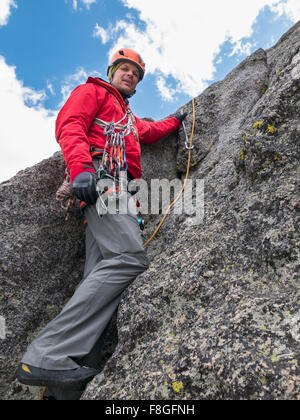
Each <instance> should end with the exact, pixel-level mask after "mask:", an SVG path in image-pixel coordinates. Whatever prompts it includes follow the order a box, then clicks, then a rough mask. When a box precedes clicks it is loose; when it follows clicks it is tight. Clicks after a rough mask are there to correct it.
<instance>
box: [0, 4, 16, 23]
mask: <svg viewBox="0 0 300 420" xmlns="http://www.w3.org/2000/svg"><path fill="white" fill-rule="evenodd" d="M11 7H17V3H16V2H15V1H14V0H1V1H0V26H2V25H6V24H7V22H8V18H9V15H10V12H11Z"/></svg>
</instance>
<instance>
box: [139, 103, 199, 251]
mask: <svg viewBox="0 0 300 420" xmlns="http://www.w3.org/2000/svg"><path fill="white" fill-rule="evenodd" d="M192 104H193V126H192V133H191V136H190V141H189V140H188V136H187V132H186V129H185V126H183V127H184V133H185V137H186V142H185V147H186V149H187V150H188V151H189V156H188V164H187V170H186V175H185V180H184V183H183V186H182V188H181V190H180V191H179V193H178V195H177V197H176V198H175V200H174V201H173V202H172V203H171V204H170V205H169V207H168V208H167V210H166V212H165V214H164V216H163V218H162V220H161V222H160V223H159V225H158V226H157V228H156V230H155V231H154V233H153V235H152V236H151V238H150V239H148V241H147V242H146V243H144V245H143V246H144V248H146V246H147V245H149V243H150V242H151V241H152V240H153V239H154V238H155V236H156V235H157V233H158V231H159V230H160V228H161V226H162V224H163V223H164V221H165V220H166V217H167V215H168V214H169V212H170V210H171V208H172V207H173V206H174V205H175V204H176V202H177V201H178V200H179V198H180V197H181V195H182V193H183V191H184V189H185V186H186V183H187V179H188V176H189V171H190V164H191V156H192V150H193V147H194V146H193V139H194V131H195V122H196V111H195V99H194V98H193V100H192Z"/></svg>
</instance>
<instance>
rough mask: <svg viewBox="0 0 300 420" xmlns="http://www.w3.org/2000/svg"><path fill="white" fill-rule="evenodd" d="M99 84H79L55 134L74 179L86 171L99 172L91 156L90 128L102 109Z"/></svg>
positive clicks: (58, 118)
mask: <svg viewBox="0 0 300 420" xmlns="http://www.w3.org/2000/svg"><path fill="white" fill-rule="evenodd" d="M95 90H96V89H95V86H94V85H93V84H92V83H87V84H84V85H81V86H78V87H77V88H76V89H75V90H74V91H73V92H72V93H71V96H70V97H69V99H68V100H67V102H66V104H65V105H64V106H63V108H62V109H61V111H60V112H59V114H58V117H57V120H56V127H55V128H56V129H55V135H56V140H57V142H58V143H59V145H60V147H61V149H62V152H63V155H64V158H65V161H66V164H67V167H68V169H69V172H70V175H71V181H73V180H74V178H76V176H77V175H79V174H80V173H82V172H85V171H88V172H95V169H94V166H93V161H92V158H91V155H90V145H89V141H88V131H89V128H90V126H91V124H92V123H93V121H94V118H95V115H96V114H97V111H98V109H99V103H98V99H97V95H96V92H95Z"/></svg>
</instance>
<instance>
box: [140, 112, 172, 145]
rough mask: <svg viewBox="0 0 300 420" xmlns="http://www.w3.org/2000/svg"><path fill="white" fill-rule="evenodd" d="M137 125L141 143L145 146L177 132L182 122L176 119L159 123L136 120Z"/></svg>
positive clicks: (168, 119)
mask: <svg viewBox="0 0 300 420" xmlns="http://www.w3.org/2000/svg"><path fill="white" fill-rule="evenodd" d="M136 125H137V129H138V132H139V139H140V142H141V143H143V144H152V143H156V142H158V141H159V140H161V139H162V138H163V137H165V136H168V135H169V134H171V133H172V132H173V131H175V130H177V129H178V128H179V127H180V122H179V121H178V120H177V118H175V117H170V118H167V119H165V120H163V121H157V122H150V121H144V120H141V119H139V118H136Z"/></svg>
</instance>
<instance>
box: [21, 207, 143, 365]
mask: <svg viewBox="0 0 300 420" xmlns="http://www.w3.org/2000/svg"><path fill="white" fill-rule="evenodd" d="M85 217H86V219H87V228H86V264H85V272H84V278H83V280H82V282H81V283H80V285H79V286H78V288H77V290H76V292H75V294H74V296H73V297H72V298H71V299H70V301H69V302H68V303H67V305H66V306H65V308H64V309H63V310H62V312H61V313H60V314H59V315H58V316H57V317H56V318H55V319H54V320H53V321H52V322H50V323H49V324H48V326H47V327H46V328H45V329H44V330H43V331H42V332H41V333H40V334H39V336H38V337H37V338H36V339H35V340H34V341H33V342H32V343H31V345H30V346H29V348H28V350H27V352H26V354H25V355H24V357H23V359H22V363H27V364H29V365H32V366H35V367H40V368H43V369H48V370H69V369H76V368H78V367H79V364H78V363H77V362H76V361H78V360H80V359H84V357H85V356H87V355H88V354H89V353H90V352H91V351H92V349H93V348H94V346H95V345H96V343H97V342H98V341H99V339H101V336H102V334H104V333H105V329H106V327H107V325H108V323H109V321H110V319H111V317H112V316H113V314H114V312H115V311H116V309H117V307H118V305H119V303H120V300H121V295H122V293H123V291H124V290H125V289H126V287H127V286H128V285H129V284H130V283H131V282H132V281H133V280H134V279H135V278H136V277H137V276H138V275H139V274H141V273H142V272H143V271H145V270H146V269H147V267H148V263H147V259H146V255H145V251H144V248H143V246H142V239H141V235H140V229H139V225H138V221H137V218H136V216H134V215H131V214H105V215H103V216H102V217H99V216H98V214H97V211H96V207H95V206H91V207H88V208H87V209H86V210H85ZM100 341H101V340H100Z"/></svg>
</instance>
